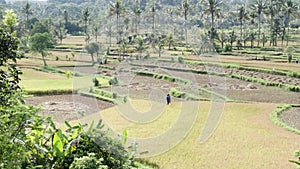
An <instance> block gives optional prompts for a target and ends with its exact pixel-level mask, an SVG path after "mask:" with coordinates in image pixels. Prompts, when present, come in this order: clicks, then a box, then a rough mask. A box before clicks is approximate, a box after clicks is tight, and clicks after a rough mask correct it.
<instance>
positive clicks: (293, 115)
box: [279, 107, 300, 130]
mask: <svg viewBox="0 0 300 169" xmlns="http://www.w3.org/2000/svg"><path fill="white" fill-rule="evenodd" d="M279 119H280V120H282V121H283V122H284V123H285V124H287V125H288V126H290V127H293V128H296V129H298V130H300V107H292V108H290V109H289V110H287V111H285V112H284V113H282V114H281V115H280V116H279Z"/></svg>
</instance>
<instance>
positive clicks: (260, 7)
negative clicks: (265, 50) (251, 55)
mask: <svg viewBox="0 0 300 169" xmlns="http://www.w3.org/2000/svg"><path fill="white" fill-rule="evenodd" d="M250 9H252V10H253V11H255V13H256V14H257V17H258V39H257V40H258V41H257V46H259V44H260V35H261V17H262V14H263V12H264V11H265V10H266V9H267V4H266V2H265V0H256V1H255V3H254V4H251V5H250Z"/></svg>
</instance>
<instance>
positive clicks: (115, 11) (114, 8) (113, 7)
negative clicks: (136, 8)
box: [110, 0, 125, 41]
mask: <svg viewBox="0 0 300 169" xmlns="http://www.w3.org/2000/svg"><path fill="white" fill-rule="evenodd" d="M124 10H125V9H124V7H123V4H122V1H120V0H116V2H115V3H111V4H110V15H116V16H117V35H118V36H117V41H119V40H120V36H119V33H120V28H119V27H120V26H119V25H120V16H121V14H122V13H123V12H124Z"/></svg>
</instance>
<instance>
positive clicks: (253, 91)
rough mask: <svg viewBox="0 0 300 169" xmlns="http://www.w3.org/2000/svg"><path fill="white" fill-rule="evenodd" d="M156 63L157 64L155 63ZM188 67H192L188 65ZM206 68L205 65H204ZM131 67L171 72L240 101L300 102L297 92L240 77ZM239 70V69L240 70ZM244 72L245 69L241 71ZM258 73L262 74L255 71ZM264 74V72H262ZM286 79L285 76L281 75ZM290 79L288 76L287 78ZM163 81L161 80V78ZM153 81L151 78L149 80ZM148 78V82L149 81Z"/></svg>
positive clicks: (179, 66)
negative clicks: (240, 78) (247, 80)
mask: <svg viewBox="0 0 300 169" xmlns="http://www.w3.org/2000/svg"><path fill="white" fill-rule="evenodd" d="M154 63H155V64H154ZM144 64H148V65H158V64H159V66H168V67H176V68H187V65H184V64H178V63H168V64H167V63H165V62H160V63H157V62H153V61H147V62H146V63H144ZM188 68H190V67H189V66H188ZM202 68H204V66H203V67H202ZM215 68H216V67H213V68H211V67H209V68H208V67H207V68H206V69H203V70H207V69H209V70H212V69H215ZM131 69H138V70H143V71H151V72H157V73H163V74H169V75H172V76H176V77H180V78H183V79H189V80H190V81H192V82H193V83H194V84H195V85H196V86H200V87H202V88H206V89H208V90H211V91H214V92H216V93H219V94H222V95H224V96H227V97H228V98H230V99H234V100H239V101H250V102H265V103H289V104H300V95H299V93H297V92H291V91H288V90H286V89H282V88H278V87H270V86H264V85H261V84H257V83H252V82H246V81H243V80H239V79H233V78H225V77H220V76H213V75H203V74H194V73H191V72H179V71H172V70H166V69H163V68H149V67H146V68H145V67H143V66H132V67H131ZM216 69H218V70H215V71H218V72H224V70H223V69H222V68H216ZM238 71H239V70H238ZM240 72H243V71H240ZM255 73H256V74H260V73H257V72H255ZM262 74H264V73H262ZM266 77H269V78H275V77H277V75H272V74H268V76H266ZM280 78H281V79H285V78H286V77H285V76H282V77H280ZM286 79H288V78H286ZM291 79H293V80H294V81H300V79H298V78H291ZM160 81H161V80H160ZM149 82H151V80H150V81H149ZM149 82H148V80H147V83H149Z"/></svg>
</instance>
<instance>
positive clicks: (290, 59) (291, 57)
mask: <svg viewBox="0 0 300 169" xmlns="http://www.w3.org/2000/svg"><path fill="white" fill-rule="evenodd" d="M292 60H293V55H292V54H288V62H289V63H291V62H292Z"/></svg>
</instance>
